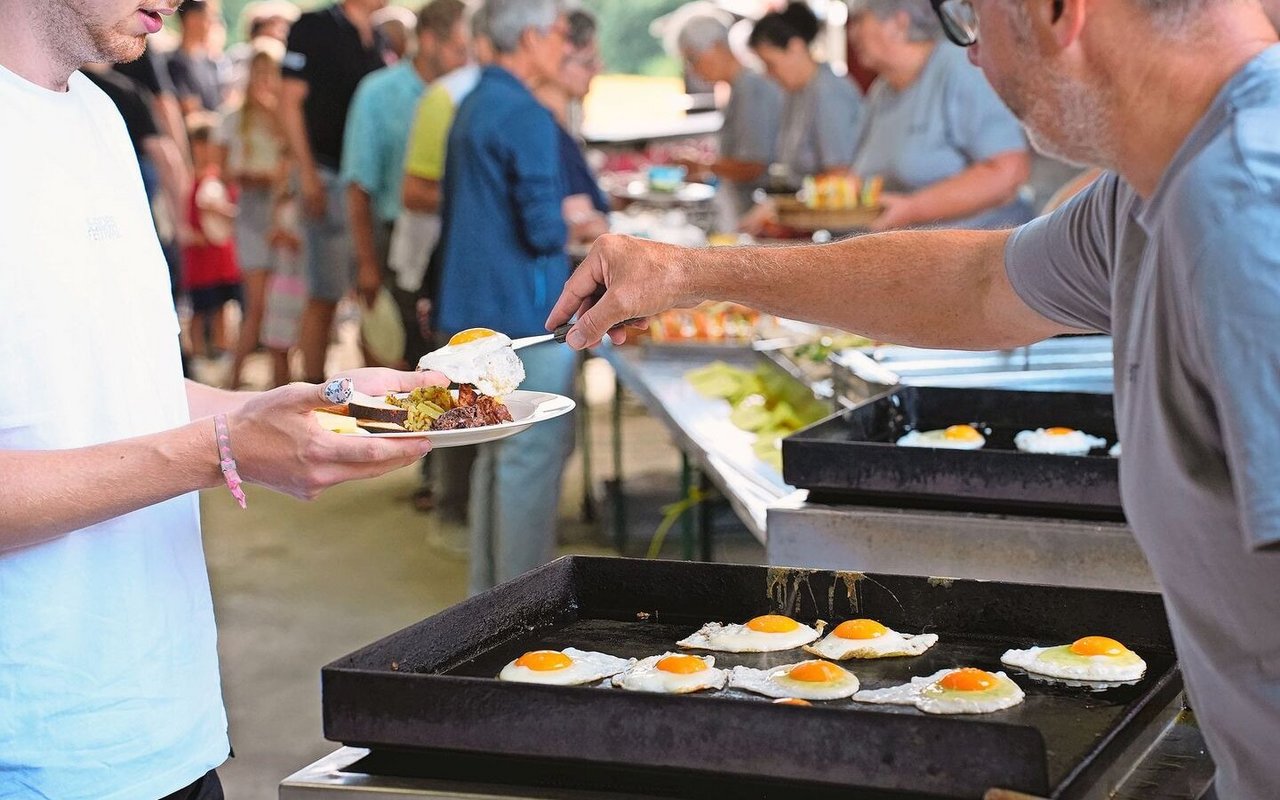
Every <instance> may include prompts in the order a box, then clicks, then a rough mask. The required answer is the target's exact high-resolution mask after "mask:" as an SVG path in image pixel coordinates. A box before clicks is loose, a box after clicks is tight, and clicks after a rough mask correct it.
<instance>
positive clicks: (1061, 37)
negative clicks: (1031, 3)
mask: <svg viewBox="0 0 1280 800" xmlns="http://www.w3.org/2000/svg"><path fill="white" fill-rule="evenodd" d="M1091 5H1092V3H1091V0H1062V14H1061V16H1059V17H1058V21H1057V22H1054V21H1053V6H1054V4H1053V0H1042V2H1041V3H1040V9H1039V10H1040V14H1041V15H1042V19H1043V22H1044V23H1045V24H1046V25H1047V26H1048V27H1049V31H1050V35H1051V36H1052V38H1053V43H1054V44H1055V45H1057V47H1058V49H1060V50H1066V49H1067V48H1069V47H1071V46H1072V45H1074V44H1076V43H1077V42H1079V41H1080V34H1081V31H1083V30H1084V22H1085V18H1086V17H1087V16H1088V12H1089V7H1090V6H1091Z"/></svg>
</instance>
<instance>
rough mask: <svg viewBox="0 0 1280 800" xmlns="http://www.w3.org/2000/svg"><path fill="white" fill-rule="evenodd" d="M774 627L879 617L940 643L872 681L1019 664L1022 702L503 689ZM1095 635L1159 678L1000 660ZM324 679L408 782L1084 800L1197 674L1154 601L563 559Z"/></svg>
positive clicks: (331, 721) (344, 716)
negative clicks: (720, 629) (771, 618)
mask: <svg viewBox="0 0 1280 800" xmlns="http://www.w3.org/2000/svg"><path fill="white" fill-rule="evenodd" d="M768 612H783V613H788V614H790V615H792V616H793V617H795V618H797V619H799V620H801V621H805V622H810V623H811V622H813V621H814V620H816V619H823V620H827V621H828V622H830V623H833V624H834V623H837V622H839V621H842V620H844V619H849V618H853V617H857V616H868V617H873V618H876V619H879V620H880V621H881V622H883V623H884V624H886V625H888V626H889V627H891V628H894V629H896V630H900V631H903V632H908V633H916V632H922V631H931V632H936V633H938V635H939V636H940V637H941V640H940V642H939V644H938V645H936V646H935V647H934V648H933V649H931V650H930V651H928V652H927V653H926V654H925V655H923V656H920V657H918V658H911V659H881V660H876V661H854V662H846V666H848V667H850V668H851V669H852V670H853V671H854V672H855V673H856V674H857V675H858V677H859V679H860V680H861V681H862V684H863V686H864V687H866V688H879V687H883V686H888V685H894V684H898V683H905V682H906V681H907V680H909V679H910V678H911V677H912V676H919V675H928V674H931V673H933V672H935V671H937V670H939V669H942V668H944V667H954V666H976V667H981V668H984V669H988V670H992V671H995V670H1000V669H1004V670H1005V671H1006V672H1007V673H1009V674H1010V675H1011V676H1012V677H1013V678H1014V680H1015V681H1017V682H1018V683H1019V685H1021V686H1022V687H1023V689H1024V690H1025V691H1026V692H1027V699H1026V701H1025V702H1024V703H1023V704H1022V705H1020V706H1017V707H1015V708H1012V709H1008V710H1005V711H1001V712H997V713H994V714H988V715H979V716H954V717H944V716H934V715H927V714H923V713H921V712H918V711H916V710H914V709H912V708H906V707H897V706H870V705H865V704H859V703H854V702H852V701H849V700H842V701H832V702H827V703H816V704H815V705H814V707H811V708H795V707H788V706H776V705H772V704H771V703H770V702H769V701H768V700H767V699H766V698H761V697H758V696H755V695H751V694H748V693H743V692H738V691H724V692H715V693H707V694H698V695H685V696H670V695H655V694H643V693H635V692H626V691H622V690H618V689H612V688H607V687H603V686H600V687H554V686H535V685H529V684H513V683H506V682H501V681H498V680H496V679H494V676H495V675H496V674H497V673H498V671H499V670H500V669H501V668H502V666H503V665H504V664H506V663H507V662H509V661H510V660H512V659H514V658H516V657H517V656H519V655H520V654H521V653H523V652H525V651H528V650H534V649H543V648H555V649H560V648H564V647H569V646H572V647H578V648H581V649H587V650H600V651H603V652H608V653H612V654H615V655H619V656H624V657H631V656H634V657H643V656H648V655H654V654H657V653H661V652H664V651H666V650H676V649H677V648H676V647H675V641H676V640H677V639H680V638H682V637H684V636H685V635H687V634H689V633H691V632H692V631H694V630H695V629H697V628H698V627H700V626H701V625H702V624H703V623H705V622H708V621H745V620H746V619H749V618H750V617H753V616H756V615H758V614H763V613H768ZM1092 633H1100V634H1105V635H1109V636H1113V637H1115V638H1117V639H1119V640H1121V641H1123V642H1125V643H1126V644H1127V645H1129V646H1130V647H1132V648H1134V649H1135V650H1137V651H1138V652H1139V653H1140V654H1141V655H1142V656H1143V658H1145V659H1146V661H1147V663H1148V665H1149V666H1148V673H1147V676H1146V677H1145V678H1144V679H1143V680H1142V681H1141V682H1139V683H1138V684H1136V685H1131V686H1122V687H1117V688H1112V689H1108V690H1106V691H1103V692H1095V691H1091V690H1088V689H1084V688H1072V687H1067V686H1063V685H1061V684H1056V683H1049V682H1043V681H1039V680H1035V679H1032V678H1030V677H1029V676H1027V675H1025V674H1022V673H1020V672H1018V671H1016V670H1010V669H1007V668H1004V667H1002V666H1001V665H1000V663H999V657H1000V655H1001V653H1003V652H1004V650H1006V649H1007V648H1010V647H1025V646H1029V645H1032V644H1041V645H1044V644H1059V643H1066V642H1070V641H1073V640H1074V639H1076V638H1078V637H1080V636H1084V635H1088V634H1092ZM809 657H810V656H808V655H807V654H805V653H803V652H802V651H799V650H795V651H787V652H782V653H762V654H745V653H744V654H728V653H719V654H716V661H717V666H721V667H732V666H734V665H736V664H744V665H749V666H754V667H758V668H764V667H769V666H775V665H779V664H786V663H791V662H795V661H801V660H804V659H806V658H809ZM322 685H323V709H324V726H325V735H326V737H328V738H329V739H332V740H335V741H340V742H343V743H345V744H348V745H354V746H361V747H369V748H372V749H373V750H374V751H375V753H377V754H380V755H379V757H380V758H383V759H390V760H391V761H392V762H394V763H396V764H399V765H400V766H399V767H398V769H400V770H401V771H404V770H409V769H411V766H406V765H412V764H413V763H414V761H415V759H420V760H423V761H424V763H425V762H426V760H429V759H434V760H435V761H436V762H440V761H442V760H443V761H444V762H448V761H449V760H450V758H451V757H456V759H457V763H459V764H463V763H470V764H475V763H485V762H486V760H488V761H491V762H492V763H493V764H494V767H493V769H494V770H495V773H494V774H495V775H498V774H502V771H511V770H516V771H517V772H518V771H519V770H520V769H522V768H521V767H520V765H521V764H525V765H536V768H537V769H538V770H541V771H543V772H550V773H551V774H563V775H565V776H570V777H571V776H573V775H575V774H578V775H581V776H583V777H584V780H586V779H587V778H590V779H592V780H596V781H602V780H603V781H605V782H610V781H613V782H620V783H617V785H619V786H620V787H623V788H644V787H643V786H641V787H633V786H632V785H631V783H632V780H633V779H634V778H635V776H636V775H638V774H639V775H650V776H651V780H649V781H648V783H651V784H653V785H654V786H668V787H669V788H670V791H669V792H667V796H697V795H698V792H693V791H690V793H689V794H687V795H686V794H684V793H682V790H681V787H682V786H684V787H703V790H704V791H703V793H702V795H701V796H704V797H705V787H706V786H708V785H711V786H719V787H721V788H722V789H723V790H724V791H733V790H734V789H733V787H743V786H746V785H750V786H756V787H757V788H760V787H771V790H770V791H771V793H770V794H769V796H778V795H777V794H776V793H777V792H779V791H782V789H783V788H785V787H791V788H794V789H799V790H813V791H817V790H818V789H822V790H824V791H826V790H833V789H835V788H837V787H840V788H846V789H847V788H858V789H860V790H864V791H865V792H866V794H858V795H856V796H858V797H864V796H865V797H902V796H928V797H980V796H981V795H982V793H983V792H984V791H985V790H986V789H988V788H990V787H1001V788H1006V789H1013V790H1017V791H1023V792H1029V793H1033V794H1037V795H1041V796H1048V797H1054V798H1071V797H1078V796H1081V794H1079V793H1080V792H1083V791H1084V790H1085V789H1084V787H1087V786H1090V785H1092V783H1093V781H1094V780H1095V779H1096V777H1097V776H1098V775H1100V774H1101V773H1102V772H1104V771H1105V770H1107V769H1108V768H1109V767H1110V766H1112V764H1113V763H1114V762H1115V761H1116V759H1117V758H1120V757H1121V755H1122V753H1123V751H1124V750H1125V749H1126V747H1127V746H1128V745H1130V744H1131V743H1133V742H1135V741H1137V740H1138V739H1139V738H1140V737H1142V736H1144V735H1147V733H1148V732H1149V731H1148V729H1149V728H1151V727H1152V726H1154V725H1156V724H1157V719H1158V718H1159V717H1160V716H1161V715H1162V714H1166V713H1168V711H1169V709H1170V708H1171V706H1172V705H1173V704H1174V702H1175V700H1176V698H1177V696H1178V694H1179V692H1180V690H1181V678H1180V675H1179V672H1178V670H1177V666H1176V664H1175V662H1174V658H1173V647H1172V642H1171V639H1170V634H1169V630H1168V623H1167V620H1166V618H1165V615H1164V610H1163V606H1162V604H1161V601H1160V598H1159V596H1158V595H1149V594H1142V593H1129V592H1113V591H1101V590H1089V589H1066V588H1057V587H1043V586H1029V585H1017V584H999V583H989V582H980V581H960V580H956V581H952V580H936V579H929V578H918V577H903V576H885V575H861V574H858V573H836V572H820V571H810V570H793V569H781V568H767V567H747V566H734V565H717V564H695V563H687V562H666V561H641V560H630V559H613V558H589V557H566V558H562V559H560V560H558V561H556V562H554V563H552V564H549V565H547V566H546V567H543V568H541V569H539V570H535V571H534V572H531V573H529V574H527V575H525V576H523V577H521V578H519V579H517V580H515V581H512V582H510V583H508V584H505V585H503V586H500V587H498V588H497V589H494V590H492V591H490V592H487V593H485V594H483V595H480V596H478V597H475V598H472V599H470V600H467V601H465V602H463V603H461V604H459V605H457V606H454V607H453V608H450V609H448V610H446V611H444V612H442V613H440V614H437V615H436V616H434V617H431V618H429V619H426V620H424V621H422V622H420V623H418V624H417V625H414V626H412V627H409V628H406V629H405V630H402V631H400V632H399V633H396V634H393V635H392V636H390V637H387V638H386V639H383V640H382V641H380V642H377V643H375V644H373V645H370V646H368V647H366V648H364V649H362V650H360V651H358V652H356V653H353V654H351V655H349V656H346V657H344V658H342V659H339V660H337V661H335V662H333V663H332V664H329V665H328V666H326V667H325V668H324V669H323V671H322ZM574 765H577V769H576V771H575V769H574ZM526 769H533V767H526ZM557 770H559V772H557ZM384 771H387V768H386V767H384ZM628 775H630V776H631V778H630V779H629V778H628V777H627V776H628ZM602 776H604V777H602ZM610 776H612V777H610ZM681 776H684V778H685V779H684V780H683V781H682V778H681ZM648 783H646V784H645V785H648ZM1073 792H1075V794H1073Z"/></svg>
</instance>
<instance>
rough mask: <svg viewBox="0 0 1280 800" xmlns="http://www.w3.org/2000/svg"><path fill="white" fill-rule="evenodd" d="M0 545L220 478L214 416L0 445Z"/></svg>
mask: <svg viewBox="0 0 1280 800" xmlns="http://www.w3.org/2000/svg"><path fill="white" fill-rule="evenodd" d="M0 474H3V475H8V476H14V478H12V479H9V480H4V481H0V551H6V550H11V549H14V548H17V547H25V546H28V545H32V544H37V543H39V542H43V541H48V540H49V539H54V538H56V537H58V536H63V535H65V534H68V533H70V532H72V531H76V530H80V529H81V528H85V527H88V526H90V525H94V524H96V523H99V522H102V521H104V520H108V519H112V518H114V517H118V516H121V515H124V514H128V513H130V512H132V511H137V510H138V509H140V508H145V507H147V506H150V505H154V504H155V503H159V502H161V501H164V500H168V499H169V498H172V497H177V496H178V495H182V494H186V493H187V492H191V491H195V490H197V489H205V488H209V487H212V486H216V485H218V484H219V483H220V482H221V481H222V473H221V470H220V469H219V467H218V456H217V445H216V443H215V440H214V433H213V424H212V423H211V422H209V421H208V420H203V421H200V422H193V423H191V424H189V425H186V426H183V427H181V428H177V429H174V430H169V431H164V432H162V433H156V434H151V435H148V436H141V437H138V438H136V439H127V440H123V441H119V442H112V443H109V444H102V445H95V446H93V447H85V448H79V449H75V450H42V451H30V452H25V451H24V452H18V451H6V452H0Z"/></svg>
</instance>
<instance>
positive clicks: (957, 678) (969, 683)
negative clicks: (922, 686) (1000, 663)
mask: <svg viewBox="0 0 1280 800" xmlns="http://www.w3.org/2000/svg"><path fill="white" fill-rule="evenodd" d="M938 685H939V686H941V687H942V688H943V689H948V690H950V691H953V692H981V691H983V690H984V689H990V688H991V687H992V686H995V685H996V676H995V675H992V674H991V673H990V672H987V671H986V670H981V669H974V668H973V667H964V668H962V669H958V670H955V671H954V672H950V673H948V674H947V675H946V676H945V677H943V679H942V680H940V681H938Z"/></svg>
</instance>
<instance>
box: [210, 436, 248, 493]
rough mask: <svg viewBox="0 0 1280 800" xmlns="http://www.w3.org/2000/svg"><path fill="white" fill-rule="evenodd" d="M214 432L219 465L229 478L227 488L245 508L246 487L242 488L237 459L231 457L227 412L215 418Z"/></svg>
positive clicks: (223, 475) (225, 476)
mask: <svg viewBox="0 0 1280 800" xmlns="http://www.w3.org/2000/svg"><path fill="white" fill-rule="evenodd" d="M213 432H214V437H215V438H216V439H217V440H218V466H219V467H221V468H222V477H224V478H226V480H227V488H228V489H230V490H231V496H232V497H234V498H235V499H236V502H238V503H239V504H240V507H241V508H245V507H246V506H247V505H248V503H247V501H246V500H245V496H244V489H241V488H240V484H241V483H243V481H241V480H240V473H239V472H237V471H236V460H235V459H234V458H232V457H231V431H230V429H228V427H227V415H226V414H219V415H217V416H216V417H214V418H213Z"/></svg>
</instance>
